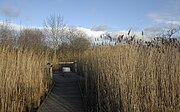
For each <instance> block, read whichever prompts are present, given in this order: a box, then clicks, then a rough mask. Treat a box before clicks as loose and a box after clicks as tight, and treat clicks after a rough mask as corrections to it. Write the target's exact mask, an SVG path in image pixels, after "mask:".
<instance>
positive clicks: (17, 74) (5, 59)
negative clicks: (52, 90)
mask: <svg viewBox="0 0 180 112" xmlns="http://www.w3.org/2000/svg"><path fill="white" fill-rule="evenodd" d="M49 55H50V54H49V52H47V51H43V50H41V51H38V52H37V51H36V50H35V49H27V48H24V47H18V48H16V47H10V46H9V45H5V44H1V45H0V79H1V81H0V111H1V112H23V111H29V112H31V111H35V109H36V108H37V107H38V106H39V105H40V103H41V101H42V99H43V98H44V96H45V94H46V92H47V91H48V89H49V87H50V85H51V83H52V81H51V80H50V77H49V76H47V74H46V69H45V68H46V64H47V62H48V60H49Z"/></svg>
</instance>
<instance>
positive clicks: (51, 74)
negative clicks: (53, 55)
mask: <svg viewBox="0 0 180 112" xmlns="http://www.w3.org/2000/svg"><path fill="white" fill-rule="evenodd" d="M52 67H53V65H52V64H51V66H50V76H51V79H53V70H52Z"/></svg>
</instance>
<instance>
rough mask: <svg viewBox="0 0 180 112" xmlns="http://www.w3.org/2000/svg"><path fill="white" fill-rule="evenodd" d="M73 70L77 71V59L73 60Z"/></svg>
mask: <svg viewBox="0 0 180 112" xmlns="http://www.w3.org/2000/svg"><path fill="white" fill-rule="evenodd" d="M74 71H75V72H76V73H77V61H76V60H75V61H74Z"/></svg>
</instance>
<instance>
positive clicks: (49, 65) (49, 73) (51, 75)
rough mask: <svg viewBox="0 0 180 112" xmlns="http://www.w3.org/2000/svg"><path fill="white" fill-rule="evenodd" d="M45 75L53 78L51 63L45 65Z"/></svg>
mask: <svg viewBox="0 0 180 112" xmlns="http://www.w3.org/2000/svg"><path fill="white" fill-rule="evenodd" d="M46 71H47V75H48V76H50V77H51V79H52V78H53V72H52V64H51V63H47V70H46Z"/></svg>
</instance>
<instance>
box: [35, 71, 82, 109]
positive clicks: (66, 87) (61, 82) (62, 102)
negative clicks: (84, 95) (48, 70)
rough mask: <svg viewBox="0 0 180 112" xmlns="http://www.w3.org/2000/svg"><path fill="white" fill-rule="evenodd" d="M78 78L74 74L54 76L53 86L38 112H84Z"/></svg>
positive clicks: (56, 74)
mask: <svg viewBox="0 0 180 112" xmlns="http://www.w3.org/2000/svg"><path fill="white" fill-rule="evenodd" d="M78 80H79V76H78V75H76V74H75V73H66V74H65V76H63V74H62V72H61V73H60V72H59V73H55V74H54V81H55V85H54V88H53V89H52V91H51V93H50V95H49V96H48V98H47V100H45V101H44V102H43V104H42V106H41V107H40V109H39V110H38V112H84V107H83V103H82V99H81V95H80V90H79V86H78Z"/></svg>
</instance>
